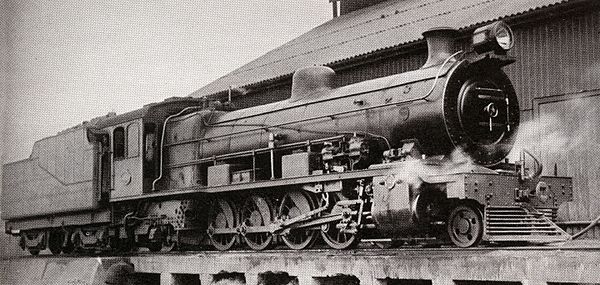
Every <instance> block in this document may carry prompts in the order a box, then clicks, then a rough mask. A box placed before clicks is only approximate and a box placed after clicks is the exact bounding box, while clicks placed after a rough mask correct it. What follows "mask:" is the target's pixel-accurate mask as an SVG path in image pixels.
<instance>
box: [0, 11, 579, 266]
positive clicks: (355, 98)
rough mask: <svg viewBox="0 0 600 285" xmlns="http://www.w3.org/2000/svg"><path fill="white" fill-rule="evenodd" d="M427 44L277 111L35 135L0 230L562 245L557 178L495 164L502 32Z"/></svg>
mask: <svg viewBox="0 0 600 285" xmlns="http://www.w3.org/2000/svg"><path fill="white" fill-rule="evenodd" d="M423 35H424V37H425V39H426V40H427V43H428V52H429V57H428V59H427V62H426V63H425V65H424V66H423V67H422V68H420V69H419V70H414V71H410V72H406V73H402V74H397V75H392V76H388V77H383V78H378V79H374V80H368V81H364V82H360V83H356V84H352V85H348V86H343V87H339V88H334V87H333V86H334V80H335V72H334V71H333V70H332V69H330V68H328V67H324V66H313V67H308V68H303V69H300V70H297V71H296V72H295V73H294V75H293V79H292V92H291V97H290V98H289V99H287V100H284V101H279V102H275V103H271V104H267V105H262V106H256V107H252V108H247V109H239V110H235V109H233V108H232V107H231V105H230V104H218V103H210V104H209V103H207V101H206V100H204V99H200V98H189V97H188V98H171V99H167V100H165V101H164V102H160V103H155V104H150V105H146V106H144V107H143V108H141V109H139V110H135V111H132V112H129V113H125V114H122V115H114V114H109V115H107V116H104V117H100V118H95V119H92V120H91V121H89V122H84V123H83V124H81V125H78V126H75V127H73V128H70V129H67V130H64V131H62V132H60V133H58V134H57V135H56V136H52V137H48V138H45V139H42V140H40V141H38V142H36V143H35V145H34V147H33V151H32V154H31V156H30V157H29V158H28V159H25V160H22V161H17V162H14V163H10V164H6V165H4V167H3V181H2V183H3V184H2V186H3V193H2V209H3V213H2V214H3V216H2V218H3V219H4V220H6V232H7V233H8V234H11V235H15V236H18V237H20V246H21V247H22V248H23V249H24V250H28V251H29V252H30V253H31V254H34V255H35V254H38V253H39V252H40V250H43V249H46V248H48V249H50V251H51V252H52V253H53V254H60V253H61V252H65V253H70V252H73V251H75V250H77V251H86V250H108V249H110V250H120V251H127V250H131V249H132V248H135V247H146V248H148V249H149V250H151V251H161V250H162V251H168V250H172V249H174V248H185V247H186V246H212V247H214V248H216V249H218V250H229V249H231V248H233V247H249V248H251V249H255V250H262V249H266V248H270V247H273V246H276V245H278V244H279V245H281V244H285V245H286V246H287V247H289V248H291V249H296V250H301V249H306V248H309V247H311V246H313V245H314V244H315V242H316V241H317V240H318V239H319V238H321V239H322V241H324V243H321V244H322V245H325V244H326V245H327V246H329V247H332V248H335V249H344V248H349V247H352V246H356V245H357V244H358V243H359V242H360V241H363V242H373V243H376V244H379V245H390V244H400V243H404V242H408V243H414V242H425V243H427V242H432V243H435V242H441V243H452V244H454V245H456V246H458V247H471V246H476V245H478V244H479V243H480V242H481V241H485V242H497V243H501V242H512V241H519V242H523V241H525V242H550V241H557V240H561V239H564V238H565V236H566V233H565V232H563V231H562V230H561V229H560V228H559V227H558V226H556V224H555V223H554V220H555V219H556V212H557V209H558V207H559V206H560V205H561V204H562V203H563V202H565V201H570V200H572V186H571V185H572V184H571V179H570V178H566V177H544V176H541V175H540V174H541V165H540V164H539V162H538V161H537V160H535V158H533V159H529V160H528V161H533V165H531V167H527V165H525V161H526V159H525V154H523V156H522V157H523V159H520V160H519V161H517V162H515V163H508V161H507V160H506V159H505V157H506V156H507V155H508V153H509V152H510V151H511V148H512V146H513V144H514V140H515V136H516V134H517V129H518V126H519V105H518V101H517V96H516V94H515V91H514V89H513V86H512V85H511V82H510V80H509V78H508V77H507V76H506V74H505V73H504V72H503V71H502V67H504V66H506V65H508V64H510V63H512V62H513V61H514V59H513V58H511V57H510V56H508V55H507V54H506V51H507V50H509V49H510V48H511V47H512V46H513V34H512V31H511V30H510V28H509V27H508V26H507V25H506V24H504V23H503V22H496V23H493V24H491V25H488V26H485V27H481V28H479V29H477V30H475V32H474V34H473V43H472V45H471V46H472V47H471V50H470V51H468V52H457V53H454V47H455V46H456V38H457V36H458V33H457V31H456V30H452V29H449V28H438V29H432V30H429V31H427V32H425V33H424V34H423Z"/></svg>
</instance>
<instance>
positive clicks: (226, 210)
mask: <svg viewBox="0 0 600 285" xmlns="http://www.w3.org/2000/svg"><path fill="white" fill-rule="evenodd" d="M209 217H210V218H209V237H210V241H211V243H212V245H213V246H214V247H215V248H216V249H218V250H228V249H230V248H231V247H232V246H233V245H234V244H235V239H236V235H237V233H219V232H218V230H221V229H224V230H234V229H235V228H236V227H237V216H236V213H235V211H234V207H233V204H232V202H230V201H227V200H224V199H217V200H216V201H214V203H213V204H212V206H211V210H210V215H209ZM211 231H212V232H211Z"/></svg>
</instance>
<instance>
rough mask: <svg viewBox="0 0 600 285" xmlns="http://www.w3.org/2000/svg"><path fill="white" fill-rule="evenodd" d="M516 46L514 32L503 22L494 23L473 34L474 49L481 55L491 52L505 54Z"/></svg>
mask: <svg viewBox="0 0 600 285" xmlns="http://www.w3.org/2000/svg"><path fill="white" fill-rule="evenodd" d="M514 44H515V42H514V35H513V32H512V30H511V29H510V27H509V26H508V25H507V24H506V23H504V22H502V21H497V22H494V23H492V24H490V25H487V26H484V27H481V28H479V29H477V30H475V32H473V49H474V50H475V51H476V52H477V53H479V54H481V53H485V52H489V51H494V52H497V53H503V54H504V53H506V51H508V50H510V49H511V48H512V47H513V46H514Z"/></svg>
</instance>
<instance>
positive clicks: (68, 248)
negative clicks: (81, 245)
mask: <svg viewBox="0 0 600 285" xmlns="http://www.w3.org/2000/svg"><path fill="white" fill-rule="evenodd" d="M65 238H66V239H67V243H66V244H65V246H64V247H63V248H62V252H63V253H65V254H71V253H73V251H74V250H75V245H73V242H72V241H71V234H70V233H68V234H66V235H65Z"/></svg>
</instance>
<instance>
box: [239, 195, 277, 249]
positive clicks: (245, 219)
mask: <svg viewBox="0 0 600 285" xmlns="http://www.w3.org/2000/svg"><path fill="white" fill-rule="evenodd" d="M274 212H275V211H274V210H273V206H272V204H271V202H270V201H269V200H268V199H267V198H263V197H260V196H255V195H253V196H250V197H248V199H246V201H245V202H244V206H243V207H242V219H241V221H242V223H243V225H244V226H243V228H244V229H246V230H248V231H251V230H252V229H255V228H257V227H264V226H267V225H269V224H271V222H272V221H273V219H274ZM243 234H244V240H245V241H246V244H248V246H249V247H250V248H252V249H254V250H263V249H265V248H267V247H269V246H270V245H271V244H272V242H273V234H271V233H270V232H246V233H243Z"/></svg>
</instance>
